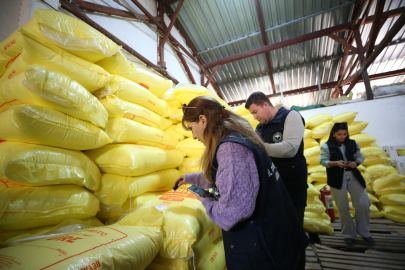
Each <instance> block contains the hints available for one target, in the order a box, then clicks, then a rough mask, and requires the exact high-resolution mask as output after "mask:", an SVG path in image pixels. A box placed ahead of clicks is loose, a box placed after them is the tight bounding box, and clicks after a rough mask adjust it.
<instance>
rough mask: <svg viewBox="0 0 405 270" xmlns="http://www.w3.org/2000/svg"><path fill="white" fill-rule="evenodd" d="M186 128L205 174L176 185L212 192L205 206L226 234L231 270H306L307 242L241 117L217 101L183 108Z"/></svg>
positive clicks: (203, 98)
mask: <svg viewBox="0 0 405 270" xmlns="http://www.w3.org/2000/svg"><path fill="white" fill-rule="evenodd" d="M183 113H184V117H183V121H182V122H183V127H184V128H185V129H187V130H191V131H192V133H193V138H194V139H198V140H199V141H201V142H202V143H203V144H204V145H205V146H206V148H205V151H204V154H203V156H202V158H201V163H202V168H203V171H204V172H203V173H192V174H186V175H182V176H180V177H179V179H177V181H176V184H178V185H182V184H187V183H188V184H194V185H198V186H200V187H202V188H205V189H206V188H213V193H214V195H215V199H214V198H210V197H206V198H201V197H199V196H198V195H197V199H199V200H200V201H202V204H203V205H204V207H205V208H206V213H207V215H208V216H209V217H210V218H211V220H212V221H213V222H214V223H215V224H216V225H218V226H219V227H221V228H222V229H223V240H224V248H225V258H226V265H227V268H228V269H229V270H233V269H244V270H245V269H255V270H259V269H266V270H267V269H288V270H291V269H304V268H305V248H306V247H307V245H308V238H307V237H306V235H305V232H304V230H303V228H302V226H301V225H300V221H299V219H298V216H297V214H296V212H295V210H294V206H293V204H292V202H291V199H290V198H289V195H288V193H287V191H286V189H285V187H284V184H283V181H282V180H281V178H280V176H279V174H278V172H277V169H276V168H275V166H274V165H273V163H272V161H271V159H270V157H269V155H268V154H267V152H266V150H265V149H266V147H265V146H264V144H263V141H262V140H261V139H260V137H259V136H258V135H257V134H256V133H255V132H254V131H253V129H252V127H251V126H250V124H249V122H248V121H247V120H245V119H244V118H243V117H241V116H238V115H237V114H235V113H233V112H231V111H228V110H226V109H225V108H224V107H223V106H221V104H220V103H219V102H218V101H216V100H215V99H214V98H212V97H209V96H200V97H196V98H194V99H193V100H192V101H191V102H190V103H189V104H188V105H187V106H186V105H185V104H184V105H183Z"/></svg>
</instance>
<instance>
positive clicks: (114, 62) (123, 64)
mask: <svg viewBox="0 0 405 270" xmlns="http://www.w3.org/2000/svg"><path fill="white" fill-rule="evenodd" d="M97 65H100V66H101V67H103V68H104V69H105V70H107V71H108V72H110V73H112V74H118V75H120V76H122V77H125V78H127V79H129V80H131V81H133V82H136V83H138V84H140V85H142V86H143V87H145V88H146V89H148V90H149V91H150V92H152V93H153V94H154V95H155V96H157V97H161V96H162V95H163V94H164V93H165V92H166V91H167V90H169V88H170V87H172V85H173V82H172V81H171V80H168V79H165V78H163V77H161V76H160V75H158V74H157V73H155V72H153V71H151V70H149V69H148V68H146V67H142V66H140V65H137V64H134V63H132V62H129V61H128V60H127V59H126V58H125V56H124V55H123V54H122V53H121V52H120V51H118V52H117V53H116V54H114V55H112V56H110V57H108V58H105V59H103V60H101V61H99V62H97Z"/></svg>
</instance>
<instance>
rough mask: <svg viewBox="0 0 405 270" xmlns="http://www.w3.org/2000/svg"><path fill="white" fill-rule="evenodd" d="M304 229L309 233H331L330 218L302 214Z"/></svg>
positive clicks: (332, 231)
mask: <svg viewBox="0 0 405 270" xmlns="http://www.w3.org/2000/svg"><path fill="white" fill-rule="evenodd" d="M304 230H306V231H307V232H311V233H325V234H328V235H333V233H334V230H333V229H332V226H331V223H330V220H328V219H322V218H313V217H307V216H304Z"/></svg>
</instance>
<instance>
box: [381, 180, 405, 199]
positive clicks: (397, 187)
mask: <svg viewBox="0 0 405 270" xmlns="http://www.w3.org/2000/svg"><path fill="white" fill-rule="evenodd" d="M404 193H405V183H396V184H392V185H390V186H388V187H385V188H381V189H379V190H378V191H375V195H378V196H381V195H387V194H404Z"/></svg>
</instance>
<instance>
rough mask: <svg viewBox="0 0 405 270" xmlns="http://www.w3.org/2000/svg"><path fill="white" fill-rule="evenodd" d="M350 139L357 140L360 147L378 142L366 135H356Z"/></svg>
mask: <svg viewBox="0 0 405 270" xmlns="http://www.w3.org/2000/svg"><path fill="white" fill-rule="evenodd" d="M350 139H351V140H355V141H356V142H357V143H358V144H359V146H360V147H364V146H365V145H368V144H371V143H373V142H375V141H376V139H375V138H373V137H371V136H369V135H367V134H364V133H359V134H355V135H353V136H351V135H350Z"/></svg>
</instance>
